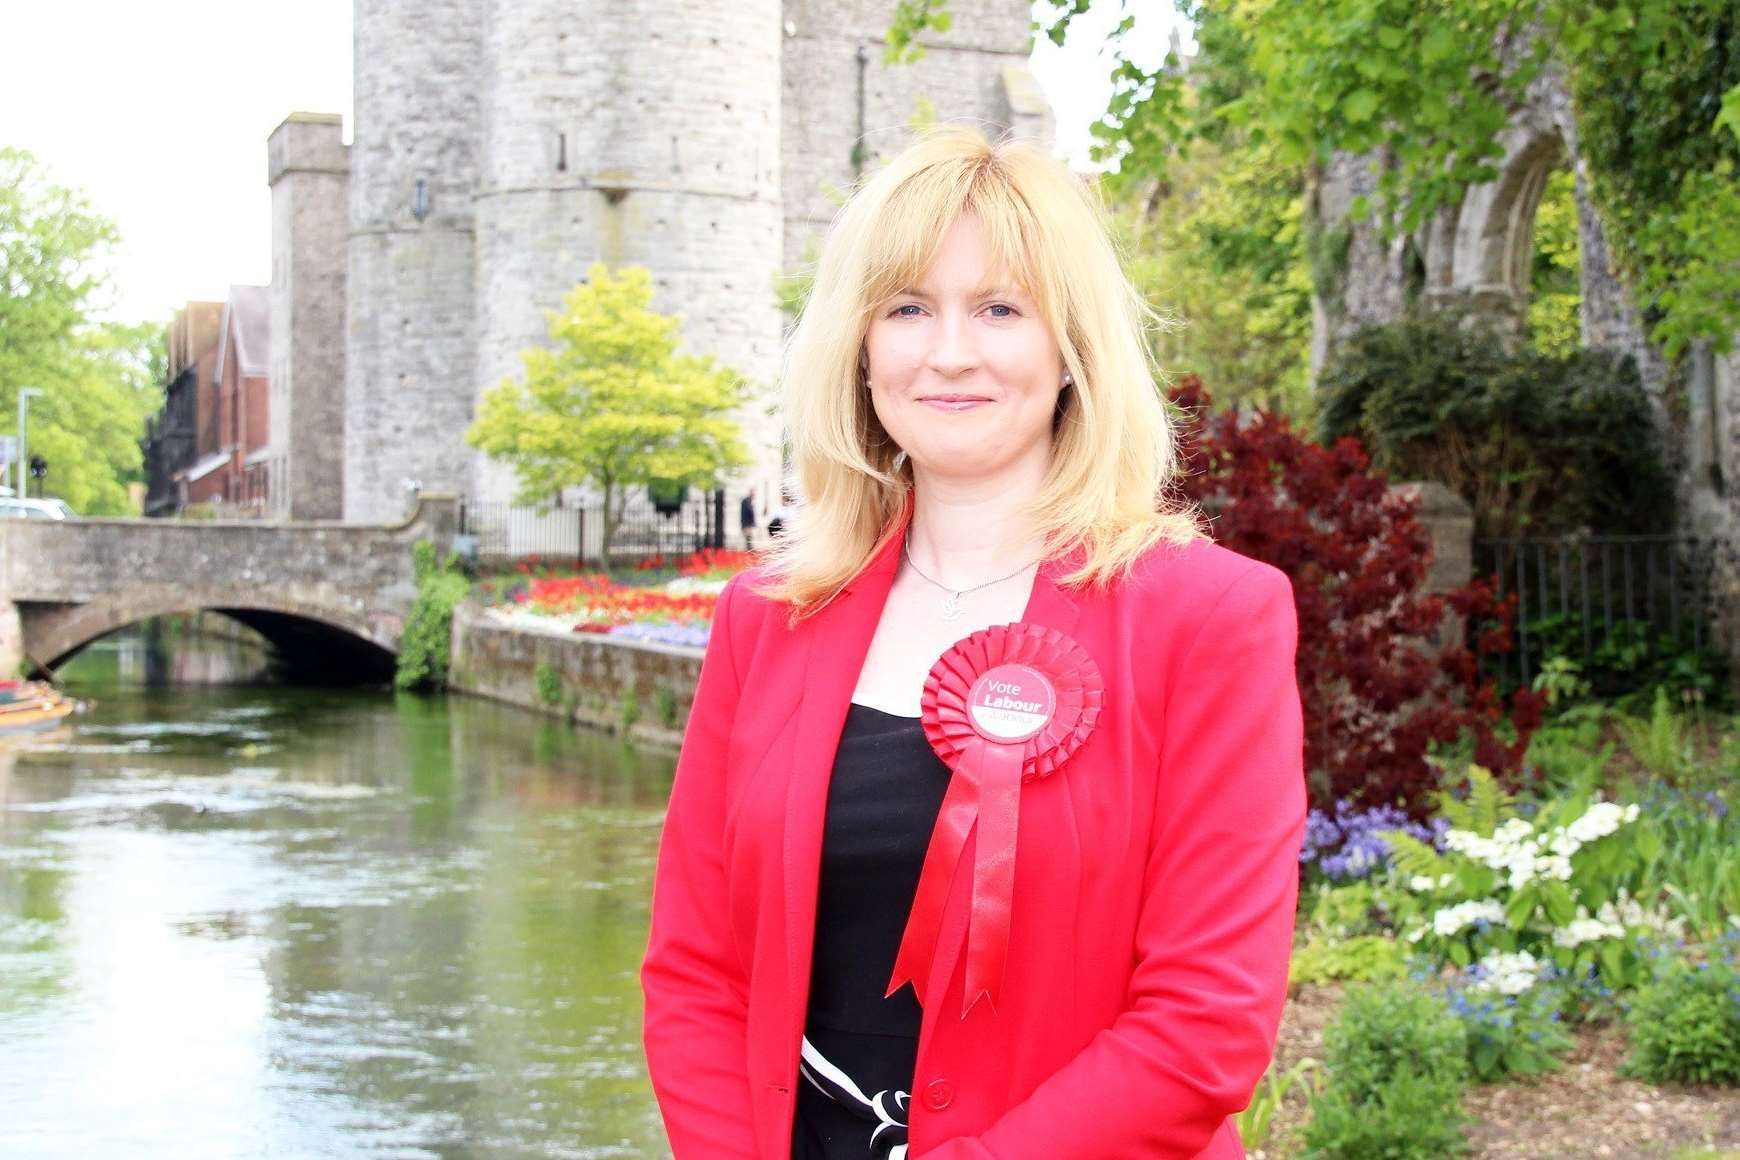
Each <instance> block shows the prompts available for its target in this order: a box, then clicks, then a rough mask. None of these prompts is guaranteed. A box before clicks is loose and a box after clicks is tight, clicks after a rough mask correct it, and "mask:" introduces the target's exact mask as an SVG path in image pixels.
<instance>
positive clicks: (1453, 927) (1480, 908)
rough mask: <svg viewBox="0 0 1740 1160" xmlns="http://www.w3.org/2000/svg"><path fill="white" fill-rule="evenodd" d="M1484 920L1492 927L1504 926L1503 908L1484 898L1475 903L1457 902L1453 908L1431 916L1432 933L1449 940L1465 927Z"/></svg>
mask: <svg viewBox="0 0 1740 1160" xmlns="http://www.w3.org/2000/svg"><path fill="white" fill-rule="evenodd" d="M1481 919H1485V920H1486V921H1487V922H1488V923H1491V924H1492V925H1493V926H1503V925H1504V907H1503V906H1501V905H1500V904H1499V902H1498V900H1497V899H1494V898H1484V899H1481V900H1479V901H1477V902H1458V903H1457V904H1456V905H1455V906H1447V907H1445V908H1444V909H1443V910H1440V911H1439V912H1438V913H1437V914H1434V915H1433V916H1432V932H1433V933H1434V934H1436V935H1438V936H1439V937H1440V938H1449V937H1450V936H1451V935H1453V934H1456V933H1457V932H1458V931H1460V930H1462V929H1463V928H1465V927H1470V926H1473V925H1474V924H1475V923H1476V922H1479V921H1480V920H1481Z"/></svg>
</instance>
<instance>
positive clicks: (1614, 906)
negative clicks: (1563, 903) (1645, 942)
mask: <svg viewBox="0 0 1740 1160" xmlns="http://www.w3.org/2000/svg"><path fill="white" fill-rule="evenodd" d="M1595 917H1596V918H1598V919H1600V920H1601V921H1602V922H1605V923H1610V924H1612V925H1614V926H1617V927H1620V928H1621V929H1623V930H1633V929H1637V930H1647V931H1651V932H1653V933H1655V934H1662V935H1667V936H1669V937H1670V938H1679V937H1681V936H1682V935H1684V934H1685V929H1686V920H1685V919H1684V918H1681V917H1679V916H1677V915H1670V914H1669V913H1668V912H1667V911H1666V910H1664V909H1663V908H1661V907H1659V906H1658V907H1653V908H1651V907H1646V906H1644V905H1643V904H1642V903H1640V902H1638V901H1637V899H1635V898H1633V897H1631V894H1630V893H1629V892H1628V891H1627V890H1626V889H1625V888H1624V887H1620V889H1619V896H1618V897H1617V898H1616V899H1614V901H1612V902H1603V903H1602V904H1601V906H1600V908H1599V909H1598V910H1596V912H1595Z"/></svg>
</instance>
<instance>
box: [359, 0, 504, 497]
mask: <svg viewBox="0 0 1740 1160" xmlns="http://www.w3.org/2000/svg"><path fill="white" fill-rule="evenodd" d="M488 8H489V5H488V4H486V3H485V0H416V2H414V3H413V2H409V0H357V3H356V4H355V6H354V13H355V16H354V20H355V37H356V50H355V61H356V65H355V97H356V122H355V125H354V128H353V137H352V143H351V178H350V181H351V190H350V194H351V196H350V261H349V277H348V286H347V293H346V314H347V316H348V319H349V336H348V339H347V343H346V360H345V398H344V468H345V470H344V484H345V486H344V518H345V519H347V520H366V521H376V522H378V521H381V520H394V519H397V518H399V517H400V516H402V515H403V514H404V512H405V506H406V500H407V496H408V492H407V483H408V482H416V483H420V484H422V485H423V486H424V487H425V488H427V489H430V490H446V491H463V490H465V483H466V482H467V475H468V473H469V471H470V468H471V461H472V455H471V451H470V449H469V448H468V447H466V445H465V444H464V442H463V441H462V440H461V439H460V434H461V433H462V432H463V431H464V430H465V428H466V426H467V425H468V424H469V423H470V422H471V400H472V396H473V394H474V386H475V380H476V377H477V376H476V367H477V344H476V341H475V338H474V335H473V327H474V326H475V324H476V313H477V306H476V304H477V282H476V265H475V260H474V250H475V242H474V230H475V222H476V196H477V174H478V153H479V151H480V148H481V145H482V141H481V135H480V129H481V126H482V105H483V101H482V90H483V57H482V51H481V50H482V45H481V43H480V37H481V30H482V29H483V27H484V21H485V19H486V17H487V14H488Z"/></svg>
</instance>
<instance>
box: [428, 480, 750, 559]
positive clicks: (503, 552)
mask: <svg viewBox="0 0 1740 1160" xmlns="http://www.w3.org/2000/svg"><path fill="white" fill-rule="evenodd" d="M459 531H460V533H461V534H463V535H467V536H471V537H473V538H474V540H475V543H476V550H477V558H478V560H479V562H480V563H483V564H511V563H518V562H521V561H524V560H530V559H537V560H540V561H545V562H550V563H572V564H581V565H586V566H591V567H604V566H606V564H607V563H608V565H609V566H611V567H625V566H628V567H631V566H633V565H634V564H637V563H639V562H640V561H642V560H645V559H647V558H649V557H652V556H655V555H664V556H681V555H687V554H688V553H690V552H696V551H700V550H701V549H703V548H722V547H724V546H725V497H724V493H723V492H720V491H709V492H698V491H697V492H691V493H690V496H689V498H688V499H687V500H686V501H685V502H684V503H683V504H682V505H681V507H679V508H677V509H676V510H675V511H671V512H668V513H664V512H660V511H658V510H657V509H655V508H654V507H653V505H652V503H651V501H649V500H648V499H647V498H646V496H645V494H644V493H638V494H636V495H633V496H631V497H630V498H629V499H628V500H627V501H626V502H625V503H624V505H623V512H622V521H621V523H620V524H619V525H618V526H617V529H616V535H615V536H614V537H613V538H612V540H611V544H610V553H609V559H608V562H607V561H606V558H605V551H604V505H603V504H602V503H600V502H597V501H593V502H589V503H582V504H570V505H568V506H565V507H547V508H540V507H529V506H524V505H520V504H513V503H507V502H498V501H481V502H480V501H476V500H471V499H466V498H461V500H460V502H459Z"/></svg>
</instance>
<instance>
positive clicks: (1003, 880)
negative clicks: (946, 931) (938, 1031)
mask: <svg viewBox="0 0 1740 1160" xmlns="http://www.w3.org/2000/svg"><path fill="white" fill-rule="evenodd" d="M1104 691H1105V686H1104V682H1103V681H1102V679H1101V677H1100V670H1099V666H1098V665H1097V664H1095V663H1094V660H1093V658H1092V657H1091V656H1089V655H1088V654H1087V651H1086V650H1085V649H1083V648H1082V647H1081V646H1080V645H1079V644H1077V643H1076V642H1075V641H1073V640H1071V639H1070V638H1069V637H1067V636H1065V635H1064V634H1063V633H1061V632H1058V631H1057V630H1055V629H1051V628H1046V627H1044V626H1043V625H1038V624H1029V623H1026V622H1024V621H1023V622H1017V623H1014V624H1003V625H997V626H995V627H993V628H987V629H984V630H983V631H980V632H976V633H974V634H973V635H972V636H969V637H967V638H966V639H965V640H961V641H958V642H956V643H955V645H954V646H953V647H951V648H950V649H949V650H948V651H947V652H945V653H943V655H942V656H941V657H940V658H938V660H937V662H936V664H935V665H933V666H932V667H931V670H930V674H929V676H927V677H926V678H925V682H924V697H923V701H922V705H923V712H924V717H923V720H924V732H925V736H926V738H927V739H928V740H929V741H930V744H931V748H932V749H934V750H936V753H937V756H938V757H940V758H942V760H943V763H944V764H945V765H947V766H948V767H949V770H950V771H951V772H950V777H949V785H948V790H947V792H946V793H945V794H944V796H943V803H942V809H941V810H940V811H939V813H938V814H937V820H936V826H935V828H934V829H933V830H932V831H931V836H930V846H929V847H928V848H927V849H926V850H925V855H924V866H923V869H922V870H920V872H919V879H918V890H917V891H916V893H915V894H914V896H913V901H912V912H911V913H910V914H909V915H908V916H907V920H906V931H905V933H904V934H903V935H902V936H901V940H900V950H899V952H898V953H897V954H896V956H895V960H894V974H893V977H892V978H891V979H890V981H889V984H888V994H890V995H892V994H894V992H895V991H897V990H899V989H900V987H901V986H902V984H904V983H907V982H909V981H910V982H911V983H912V985H913V989H914V990H915V992H916V993H917V995H918V997H919V999H920V1001H921V1002H922V1001H923V1000H924V998H925V996H926V994H927V987H928V984H929V981H930V972H931V969H932V966H933V964H934V962H935V959H936V952H937V943H938V941H939V939H940V938H941V932H942V920H943V909H944V907H945V906H946V905H947V903H948V899H949V894H950V891H951V889H952V887H953V884H954V878H955V874H956V872H957V870H958V869H959V868H960V867H961V862H962V854H963V851H964V850H965V848H966V843H967V838H968V836H969V835H971V834H973V833H974V832H975V831H977V837H976V838H975V841H974V848H973V865H972V876H973V877H972V910H971V914H970V915H969V918H968V921H967V955H966V972H967V977H966V990H965V994H964V997H963V1002H962V1007H961V1018H963V1019H965V1018H966V1017H967V1013H968V1012H969V1011H971V1010H972V1009H973V1004H974V1003H976V1002H977V1001H978V1000H979V998H980V997H984V998H986V999H988V1000H989V1001H990V1003H991V1008H992V1010H993V1011H994V1010H996V1006H997V996H998V994H999V992H1000V991H1001V989H1002V985H1003V968H1004V961H1005V959H1006V958H1007V956H1008V950H1009V920H1010V913H1011V909H1012V906H1013V899H1014V893H1015V852H1016V837H1017V834H1018V832H1019V829H1020V819H1021V786H1022V785H1023V783H1025V782H1031V781H1036V780H1038V779H1039V778H1042V777H1045V776H1047V775H1049V774H1052V773H1055V772H1056V771H1057V769H1058V768H1059V767H1060V766H1062V765H1063V764H1064V762H1066V761H1068V760H1069V758H1070V756H1071V755H1073V754H1074V753H1075V752H1076V750H1078V749H1080V748H1081V745H1082V743H1083V742H1084V741H1086V740H1087V738H1088V735H1089V734H1090V733H1092V732H1093V728H1094V724H1095V722H1096V721H1097V720H1098V719H1099V714H1100V705H1101V699H1102V696H1103V694H1104Z"/></svg>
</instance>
